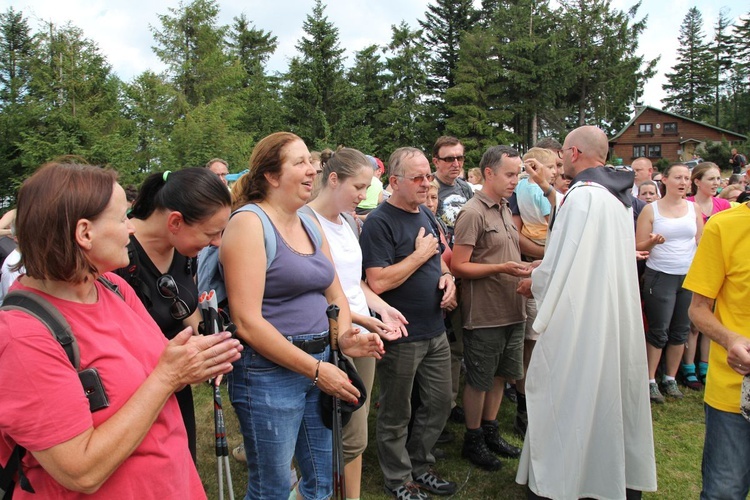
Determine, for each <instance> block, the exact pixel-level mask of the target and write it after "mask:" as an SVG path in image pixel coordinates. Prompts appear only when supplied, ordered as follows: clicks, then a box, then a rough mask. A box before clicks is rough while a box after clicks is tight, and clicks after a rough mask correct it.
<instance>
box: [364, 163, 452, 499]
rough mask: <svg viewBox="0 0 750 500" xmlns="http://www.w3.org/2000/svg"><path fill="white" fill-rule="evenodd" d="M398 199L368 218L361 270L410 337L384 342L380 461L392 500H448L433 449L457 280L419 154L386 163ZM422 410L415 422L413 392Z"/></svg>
mask: <svg viewBox="0 0 750 500" xmlns="http://www.w3.org/2000/svg"><path fill="white" fill-rule="evenodd" d="M388 168H389V173H390V176H389V182H390V185H391V188H392V189H393V194H392V195H391V196H390V197H389V198H388V199H387V200H386V201H385V202H383V203H381V204H380V205H379V206H378V207H377V208H375V210H373V211H372V212H370V214H369V215H368V216H367V220H366V221H365V223H364V227H363V229H362V235H361V236H360V240H359V242H360V245H361V246H362V267H363V268H364V270H365V275H366V276H367V284H368V285H369V286H370V288H371V289H372V290H373V291H374V292H375V293H377V294H378V295H380V297H381V298H382V299H383V300H385V301H386V302H387V303H389V304H393V305H396V304H398V307H399V310H400V311H401V312H402V313H403V314H404V316H406V319H407V321H408V324H409V326H408V328H409V335H408V336H405V337H402V338H401V339H399V340H396V341H393V342H387V346H386V354H385V355H384V356H383V359H381V360H380V361H379V362H378V364H377V368H376V369H377V373H378V379H379V380H380V409H379V411H378V419H377V443H378V460H379V462H380V468H381V469H382V471H383V476H385V487H386V490H387V491H388V493H389V494H391V495H393V496H394V497H396V498H398V499H400V500H423V499H425V498H429V497H428V495H427V494H426V493H425V492H424V490H426V491H429V492H430V493H434V494H437V495H451V494H453V493H454V492H455V491H456V484H455V483H453V482H450V481H446V480H443V479H441V478H440V477H439V476H438V475H437V474H436V473H435V472H434V471H433V470H432V466H433V465H434V463H435V457H434V456H433V455H432V452H431V450H432V448H433V446H434V445H435V442H436V441H437V438H438V436H439V435H440V431H441V429H442V428H443V424H444V423H445V421H446V419H447V417H448V413H449V412H450V397H451V379H450V348H449V347H448V339H447V337H446V335H445V325H444V324H443V309H447V310H451V309H454V308H455V307H456V298H455V293H456V288H455V285H454V282H453V276H452V275H451V273H450V270H449V269H448V266H447V265H446V264H445V262H444V261H443V259H442V258H441V255H440V253H441V252H440V250H441V249H440V244H439V234H438V228H437V220H436V219H435V218H434V216H433V215H432V212H430V210H429V209H427V207H425V206H424V202H425V201H426V200H427V192H428V191H429V187H430V182H431V181H432V179H433V175H432V173H431V172H430V163H429V161H428V160H427V158H426V157H425V155H424V153H422V152H421V151H420V150H419V149H416V148H399V149H397V150H396V151H394V152H393V154H392V155H391V157H390V160H389V162H388ZM413 386H415V387H417V391H418V392H419V395H420V400H421V404H420V406H418V407H417V408H415V409H414V419H413V420H414V423H413V425H412V429H411V435H410V436H409V437H408V438H407V428H408V425H409V420H410V417H411V414H412V408H411V404H410V401H411V395H412V387H413Z"/></svg>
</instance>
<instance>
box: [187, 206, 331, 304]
mask: <svg viewBox="0 0 750 500" xmlns="http://www.w3.org/2000/svg"><path fill="white" fill-rule="evenodd" d="M240 212H253V213H254V214H255V215H257V216H258V218H259V219H260V222H261V224H262V225H263V244H264V246H265V248H266V270H268V268H269V267H271V263H272V262H273V260H274V259H275V258H276V233H275V232H274V228H273V224H272V223H271V219H269V218H268V215H266V213H265V212H264V211H263V209H262V208H260V207H259V206H258V205H256V204H254V203H248V204H247V205H245V206H243V207H240V208H238V209H237V210H235V211H234V212H232V215H230V216H229V218H230V219H231V218H232V217H234V216H235V214H238V213H240ZM298 215H299V218H300V219H301V220H302V224H304V226H305V228H307V231H308V232H309V233H310V234H312V236H313V239H314V240H315V245H316V246H318V247H319V246H320V245H321V244H322V243H323V236H322V235H321V233H320V228H319V227H318V226H317V224H316V223H315V222H313V220H312V219H311V218H310V216H309V215H307V214H305V213H302V212H298ZM198 290H199V291H208V290H214V291H215V292H216V300H217V302H218V303H219V307H220V308H222V309H225V310H226V309H227V302H228V301H227V289H226V287H225V286H224V268H223V266H222V265H221V262H219V247H215V246H208V247H206V248H204V249H203V250H201V252H200V253H199V254H198Z"/></svg>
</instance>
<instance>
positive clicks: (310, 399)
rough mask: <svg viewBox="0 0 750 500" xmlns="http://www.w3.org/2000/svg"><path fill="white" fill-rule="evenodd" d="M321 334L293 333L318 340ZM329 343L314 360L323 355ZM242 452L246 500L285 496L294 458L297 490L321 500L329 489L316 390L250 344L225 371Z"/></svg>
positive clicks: (326, 441) (328, 457) (328, 453)
mask: <svg viewBox="0 0 750 500" xmlns="http://www.w3.org/2000/svg"><path fill="white" fill-rule="evenodd" d="M323 335H328V333H325V334H310V335H300V336H296V337H295V339H299V340H306V339H318V338H320V337H321V336H323ZM329 352H330V348H326V350H325V351H324V352H322V353H320V354H314V355H312V356H313V357H314V358H316V359H322V360H324V361H325V360H327V359H328V357H329ZM227 382H228V389H229V398H230V399H231V401H232V406H233V407H234V409H235V411H236V412H237V417H238V418H239V421H240V429H241V430H242V436H243V438H244V442H245V454H246V455H247V467H248V484H247V492H246V494H245V498H246V499H247V500H250V499H252V500H261V499H262V500H265V499H279V500H287V498H288V497H289V490H290V489H291V486H292V485H291V484H290V479H289V468H290V467H291V463H292V456H294V457H295V458H296V459H297V465H298V467H299V469H300V472H301V475H302V479H301V480H300V485H299V490H300V493H301V494H302V495H303V496H304V498H305V499H307V500H322V499H325V498H328V497H330V496H331V494H332V493H333V483H332V477H333V465H332V435H331V431H330V429H328V428H326V427H325V426H324V425H323V421H322V417H321V411H320V389H318V388H317V387H314V386H313V385H312V383H311V381H310V379H309V378H307V377H305V376H304V375H300V374H298V373H295V372H293V371H291V370H287V369H286V368H283V367H281V366H279V365H277V364H275V363H273V362H271V361H269V360H268V359H266V358H264V357H263V356H261V355H260V354H258V353H257V352H255V351H254V350H253V349H252V348H250V347H247V346H246V347H245V350H244V351H243V352H242V357H241V358H240V359H239V361H237V362H236V363H235V364H234V371H232V373H230V374H229V376H228V380H227Z"/></svg>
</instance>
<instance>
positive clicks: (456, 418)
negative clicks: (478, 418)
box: [448, 405, 466, 424]
mask: <svg viewBox="0 0 750 500" xmlns="http://www.w3.org/2000/svg"><path fill="white" fill-rule="evenodd" d="M448 418H449V419H450V421H451V422H455V423H457V424H463V423H465V422H466V414H465V413H464V409H463V408H461V407H460V406H458V405H456V406H454V407H453V409H452V410H451V414H450V416H449V417H448Z"/></svg>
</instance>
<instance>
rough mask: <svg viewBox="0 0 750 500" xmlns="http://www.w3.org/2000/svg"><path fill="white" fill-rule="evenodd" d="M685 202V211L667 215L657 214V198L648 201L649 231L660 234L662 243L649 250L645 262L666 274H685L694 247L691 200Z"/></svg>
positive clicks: (693, 206)
mask: <svg viewBox="0 0 750 500" xmlns="http://www.w3.org/2000/svg"><path fill="white" fill-rule="evenodd" d="M685 203H687V206H688V209H687V213H686V214H685V215H683V216H682V217H677V218H669V217H663V216H662V215H661V214H659V205H658V202H657V201H653V202H651V204H650V205H651V207H652V208H653V209H654V229H653V231H652V232H653V233H656V234H661V235H662V236H664V240H665V241H664V243H662V244H661V245H656V246H655V247H654V248H652V249H651V252H649V257H648V260H647V261H646V266H647V267H649V268H650V269H653V270H655V271H660V272H662V273H666V274H673V275H677V276H680V275H685V274H687V272H688V269H689V268H690V263H691V262H692V261H693V256H694V255H695V249H696V247H697V245H696V243H695V233H696V231H697V230H698V227H697V225H696V223H695V204H693V203H692V202H689V201H685Z"/></svg>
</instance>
